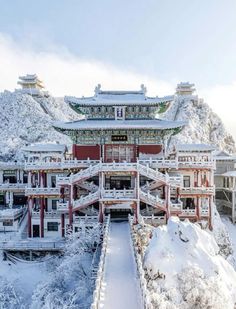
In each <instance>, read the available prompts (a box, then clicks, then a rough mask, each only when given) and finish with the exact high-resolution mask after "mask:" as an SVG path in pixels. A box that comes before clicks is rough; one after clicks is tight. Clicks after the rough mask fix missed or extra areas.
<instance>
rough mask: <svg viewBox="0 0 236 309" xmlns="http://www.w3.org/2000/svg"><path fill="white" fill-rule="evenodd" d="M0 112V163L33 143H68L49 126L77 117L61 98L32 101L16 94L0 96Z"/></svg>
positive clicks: (7, 93) (6, 93)
mask: <svg viewBox="0 0 236 309" xmlns="http://www.w3.org/2000/svg"><path fill="white" fill-rule="evenodd" d="M0 111H1V113H0V130H1V134H0V160H7V159H10V158H13V157H14V155H15V154H16V158H17V157H19V149H20V148H21V147H22V146H25V145H27V144H29V143H33V142H49V141H60V143H69V142H70V140H69V138H67V137H66V136H64V135H62V134H60V133H58V132H56V131H55V130H54V129H53V128H52V123H53V122H54V121H56V120H62V121H70V120H73V119H76V118H78V115H76V114H75V112H73V111H72V110H71V108H69V107H68V105H67V104H66V103H65V102H64V100H63V99H62V98H58V99H57V98H52V97H48V98H41V99H35V98H33V97H32V96H30V95H27V94H22V93H20V92H17V91H15V92H9V91H5V92H4V93H1V94H0Z"/></svg>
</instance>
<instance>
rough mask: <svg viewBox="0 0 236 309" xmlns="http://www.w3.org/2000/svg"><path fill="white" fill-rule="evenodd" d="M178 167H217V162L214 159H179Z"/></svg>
mask: <svg viewBox="0 0 236 309" xmlns="http://www.w3.org/2000/svg"><path fill="white" fill-rule="evenodd" d="M178 168H207V169H215V168H216V163H215V161H214V160H212V161H191V160H190V161H178Z"/></svg>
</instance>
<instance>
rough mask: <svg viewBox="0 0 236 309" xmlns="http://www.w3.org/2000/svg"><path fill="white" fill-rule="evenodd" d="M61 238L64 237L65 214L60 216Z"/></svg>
mask: <svg viewBox="0 0 236 309" xmlns="http://www.w3.org/2000/svg"><path fill="white" fill-rule="evenodd" d="M61 237H65V214H61Z"/></svg>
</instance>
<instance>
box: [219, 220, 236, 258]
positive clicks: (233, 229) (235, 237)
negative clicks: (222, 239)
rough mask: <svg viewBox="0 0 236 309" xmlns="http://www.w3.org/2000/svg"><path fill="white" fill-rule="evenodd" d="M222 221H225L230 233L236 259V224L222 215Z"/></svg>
mask: <svg viewBox="0 0 236 309" xmlns="http://www.w3.org/2000/svg"><path fill="white" fill-rule="evenodd" d="M222 222H223V223H224V225H225V227H226V230H227V232H228V233H229V237H230V240H231V244H232V248H233V253H232V255H233V258H234V261H236V225H235V224H233V223H232V221H231V220H230V219H229V218H228V217H226V216H223V217H222Z"/></svg>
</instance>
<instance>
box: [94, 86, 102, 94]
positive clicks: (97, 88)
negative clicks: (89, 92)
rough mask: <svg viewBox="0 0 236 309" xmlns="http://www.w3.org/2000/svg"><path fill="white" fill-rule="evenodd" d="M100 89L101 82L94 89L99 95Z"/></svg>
mask: <svg viewBox="0 0 236 309" xmlns="http://www.w3.org/2000/svg"><path fill="white" fill-rule="evenodd" d="M100 90H101V84H98V85H97V86H96V87H95V90H94V92H95V95H97V94H98V93H99V92H100Z"/></svg>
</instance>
